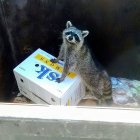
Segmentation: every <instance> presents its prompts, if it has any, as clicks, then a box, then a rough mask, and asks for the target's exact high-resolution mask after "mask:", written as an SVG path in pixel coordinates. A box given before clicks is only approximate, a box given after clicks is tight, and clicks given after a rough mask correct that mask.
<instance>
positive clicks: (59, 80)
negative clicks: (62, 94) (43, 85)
mask: <svg viewBox="0 0 140 140" xmlns="http://www.w3.org/2000/svg"><path fill="white" fill-rule="evenodd" d="M63 80H64V79H62V78H57V79H56V82H57V83H61V82H62V81H63Z"/></svg>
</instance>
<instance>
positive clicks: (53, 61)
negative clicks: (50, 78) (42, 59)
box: [50, 59, 58, 63]
mask: <svg viewBox="0 0 140 140" xmlns="http://www.w3.org/2000/svg"><path fill="white" fill-rule="evenodd" d="M50 61H51V62H52V63H57V62H58V61H57V59H51V60H50Z"/></svg>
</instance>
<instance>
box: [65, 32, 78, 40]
mask: <svg viewBox="0 0 140 140" xmlns="http://www.w3.org/2000/svg"><path fill="white" fill-rule="evenodd" d="M65 35H66V36H68V35H70V36H72V37H74V38H75V40H76V42H80V39H79V37H78V35H77V34H75V33H74V32H72V31H70V32H66V33H65Z"/></svg>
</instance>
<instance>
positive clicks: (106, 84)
mask: <svg viewBox="0 0 140 140" xmlns="http://www.w3.org/2000/svg"><path fill="white" fill-rule="evenodd" d="M101 77H102V79H103V99H104V100H105V102H106V103H107V104H111V103H112V84H111V79H110V77H109V75H108V74H107V72H106V71H102V72H101Z"/></svg>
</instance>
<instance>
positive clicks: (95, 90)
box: [51, 21, 112, 104]
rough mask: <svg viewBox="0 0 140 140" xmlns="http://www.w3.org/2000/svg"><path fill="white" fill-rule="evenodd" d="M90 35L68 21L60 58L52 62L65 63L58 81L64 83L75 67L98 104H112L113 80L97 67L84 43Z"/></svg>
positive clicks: (63, 34) (63, 35)
mask: <svg viewBox="0 0 140 140" xmlns="http://www.w3.org/2000/svg"><path fill="white" fill-rule="evenodd" d="M88 34H89V31H81V30H79V29H77V28H76V27H74V26H73V25H72V23H71V22H70V21H67V23H66V29H64V31H63V33H62V38H63V43H62V45H61V48H60V52H59V56H58V58H57V59H52V60H51V61H52V62H53V63H57V62H58V61H59V60H60V59H64V62H65V65H64V69H63V72H62V76H61V77H60V78H58V79H56V81H57V82H58V83H60V82H62V81H63V80H64V79H65V77H66V75H67V74H68V72H69V70H70V68H71V67H73V66H74V67H75V71H76V72H77V73H78V74H79V75H80V77H81V79H82V80H83V82H84V84H85V86H86V87H87V88H88V89H89V91H90V92H91V93H92V94H93V96H94V97H95V98H96V99H97V101H98V104H104V103H110V102H111V101H112V86H111V80H110V78H109V76H108V74H107V72H106V71H104V70H103V71H100V70H99V69H98V68H97V67H96V65H95V63H94V60H93V58H92V56H91V53H90V50H89V48H88V46H86V45H85V43H84V38H85V37H86V36H87V35H88Z"/></svg>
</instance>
